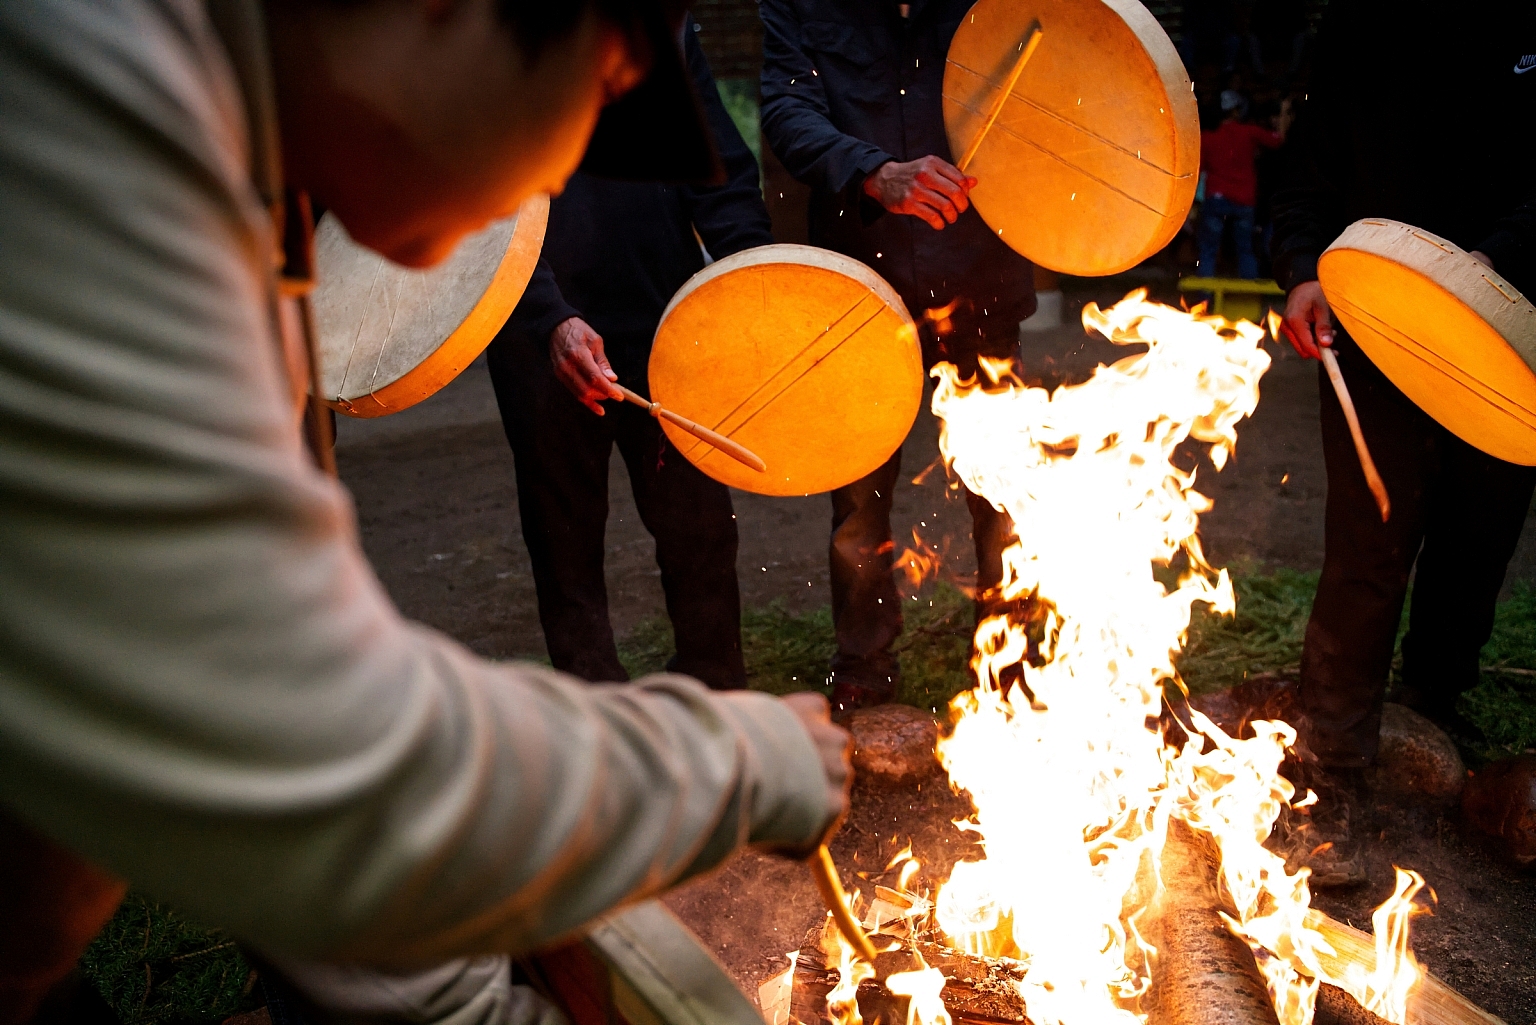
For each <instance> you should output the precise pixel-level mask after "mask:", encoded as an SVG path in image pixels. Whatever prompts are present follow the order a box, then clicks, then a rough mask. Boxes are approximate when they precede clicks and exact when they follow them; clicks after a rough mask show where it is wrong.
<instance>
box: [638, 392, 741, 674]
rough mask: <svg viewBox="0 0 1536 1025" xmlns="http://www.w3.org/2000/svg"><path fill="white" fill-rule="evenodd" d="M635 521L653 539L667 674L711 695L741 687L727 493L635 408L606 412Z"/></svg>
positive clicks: (737, 607) (738, 616) (738, 598)
mask: <svg viewBox="0 0 1536 1025" xmlns="http://www.w3.org/2000/svg"><path fill="white" fill-rule="evenodd" d="M609 415H610V416H612V417H613V418H614V428H615V440H616V441H617V442H618V445H619V452H620V453H621V454H622V455H623V457H624V464H625V466H627V467H628V469H629V483H630V487H631V488H632V489H633V491H634V495H635V505H636V506H637V507H638V509H639V511H640V520H641V522H643V523H644V524H645V527H646V529H647V530H649V531H650V532H651V536H652V537H653V538H655V539H656V565H657V566H658V567H659V568H660V569H661V587H662V590H663V592H665V594H666V598H667V615H668V617H669V618H670V619H671V620H672V636H673V638H674V640H675V641H676V644H677V654H676V656H675V657H674V658H673V659H672V661H671V662H669V663H668V664H667V668H668V669H671V670H673V671H675V672H679V673H684V674H686V675H688V676H692V677H694V678H695V679H698V680H702V681H703V682H704V683H706V684H708V685H709V686H710V687H713V688H715V689H716V690H736V689H740V688H742V687H745V686H746V685H747V670H746V666H745V665H744V664H743V662H742V656H741V589H740V588H739V586H738V584H737V579H736V547H737V535H736V517H735V515H734V512H733V511H732V508H731V492H730V489H729V488H727V487H726V486H725V485H724V484H721V483H720V482H719V481H717V480H715V479H714V478H712V477H709V476H708V475H706V474H705V473H704V472H703V471H702V470H700V469H698V467H696V466H694V465H693V464H692V463H690V462H689V461H688V460H687V459H685V458H684V457H683V455H682V453H681V452H679V451H678V450H677V449H676V448H675V447H673V445H672V444H671V443H670V442H668V441H667V439H666V435H665V434H663V433H662V430H661V426H660V424H658V423H657V422H656V420H655V419H654V418H653V417H651V416H650V415H649V414H647V413H646V412H645V410H643V409H640V408H639V407H637V406H630V405H626V406H621V407H617V408H612V409H611V410H610V413H609Z"/></svg>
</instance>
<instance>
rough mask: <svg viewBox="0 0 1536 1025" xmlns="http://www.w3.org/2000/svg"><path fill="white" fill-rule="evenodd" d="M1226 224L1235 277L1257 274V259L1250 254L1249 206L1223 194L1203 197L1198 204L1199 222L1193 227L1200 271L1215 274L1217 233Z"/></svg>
mask: <svg viewBox="0 0 1536 1025" xmlns="http://www.w3.org/2000/svg"><path fill="white" fill-rule="evenodd" d="M1228 224H1230V225H1232V242H1233V249H1234V251H1235V252H1236V253H1237V276H1238V277H1240V278H1256V277H1258V276H1259V258H1258V257H1257V256H1255V255H1254V253H1253V207H1251V206H1243V205H1242V204H1241V203H1234V202H1232V201H1231V200H1230V199H1228V198H1226V197H1225V196H1207V197H1205V202H1204V203H1203V204H1201V206H1200V223H1199V225H1198V226H1197V227H1196V229H1195V244H1196V245H1197V246H1198V248H1199V252H1200V256H1199V263H1198V266H1199V268H1200V273H1201V274H1202V275H1203V276H1205V277H1208V278H1214V277H1215V276H1216V263H1217V260H1218V259H1219V258H1220V256H1221V236H1222V235H1223V234H1224V233H1225V232H1226V228H1227V225H1228Z"/></svg>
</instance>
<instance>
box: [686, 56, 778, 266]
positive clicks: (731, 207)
mask: <svg viewBox="0 0 1536 1025" xmlns="http://www.w3.org/2000/svg"><path fill="white" fill-rule="evenodd" d="M685 34H686V36H687V39H686V40H685V42H684V45H683V51H684V54H685V55H686V57H687V58H688V71H689V74H691V75H692V76H693V87H694V90H695V91H696V92H697V93H698V95H699V99H700V101H701V102H702V103H703V105H704V116H705V119H706V120H707V121H708V123H709V129H710V132H711V134H713V136H714V139H715V148H716V150H717V151H718V152H719V154H720V163H721V166H722V167H724V168H725V181H724V182H723V183H722V184H720V185H691V186H685V187H684V189H683V196H684V201H685V202H686V203H687V205H688V212H689V216H690V217H691V218H692V219H693V226H694V228H695V229H697V231H698V233H699V238H701V239H703V241H704V248H705V249H707V250H709V254H710V256H712V257H714V258H715V259H717V260H718V259H720V258H721V257H725V256H730V255H732V254H733V253H739V252H741V251H742V250H743V249H751V248H753V247H754V246H766V245H768V244H770V243H772V242H773V230H772V228H771V226H770V225H769V221H768V208H767V207H766V206H765V205H764V204H763V187H762V182H761V180H760V179H759V177H758V172H757V158H756V157H754V156H753V155H752V151H751V150H750V149H748V148H747V144H746V143H745V142H744V141H743V140H742V138H741V132H740V131H739V130H738V129H737V128H736V122H735V121H733V120H731V115H730V113H729V112H728V111H727V110H726V109H725V104H724V103H723V102H722V101H721V99H720V89H719V87H718V86H717V85H716V84H715V76H714V75H713V74H711V72H710V70H709V61H708V60H707V59H706V58H705V56H704V48H703V47H702V46H700V45H699V40H698V36H697V35H696V34H694V33H693V32H688V33H685Z"/></svg>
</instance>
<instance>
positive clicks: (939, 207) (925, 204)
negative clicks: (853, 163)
mask: <svg viewBox="0 0 1536 1025" xmlns="http://www.w3.org/2000/svg"><path fill="white" fill-rule="evenodd" d="M975 187H976V179H975V178H972V177H971V176H970V175H968V174H966V173H965V172H964V171H962V170H960V169H959V168H958V167H956V166H955V165H954V164H951V163H950V162H949V161H947V160H940V159H939V158H938V157H933V156H928V157H922V158H920V159H918V160H910V161H908V162H907V163H904V164H898V163H896V161H894V160H891V161H887V162H886V163H884V164H881V165H880V166H879V167H878V168H876V169H875V170H874V171H873V172H871V174H870V176H869V177H868V178H865V179H864V191H865V193H867V194H868V195H869V196H870V198H872V199H873V200H874V201H875V202H877V203H879V204H880V205H881V206H883V207H885V208H886V209H887V210H889V211H890V212H891V213H893V214H907V215H909V216H912V217H921V218H922V219H923V220H924V221H926V222H927V223H928V226H929V227H931V228H933V229H934V230H936V231H937V230H938V229H940V228H943V227H944V225H946V224H954V223H955V218H957V217H959V216H960V215H961V214H963V213H965V211H966V209H967V208H968V207H969V206H970V205H971V200H970V191H971V190H972V189H973V188H975Z"/></svg>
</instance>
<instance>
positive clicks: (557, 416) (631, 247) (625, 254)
mask: <svg viewBox="0 0 1536 1025" xmlns="http://www.w3.org/2000/svg"><path fill="white" fill-rule="evenodd" d="M685 20H686V19H685ZM684 36H685V39H684V53H685V55H686V57H687V62H688V69H689V72H690V74H691V75H692V78H693V84H694V89H695V91H696V92H697V94H698V96H699V98H700V99H701V100H702V101H703V105H704V112H705V115H706V119H707V122H708V125H709V129H710V133H711V137H712V139H713V141H714V143H715V145H716V147H717V149H718V151H719V153H720V157H721V161H722V163H723V165H724V168H725V180H724V181H723V182H722V183H720V184H710V185H678V184H662V183H657V182H626V181H614V180H609V179H602V178H598V177H594V176H593V175H589V174H583V173H581V172H578V173H577V174H576V175H574V176H573V177H572V178H571V181H570V182H569V184H568V185H567V186H566V190H565V192H564V193H562V194H561V195H559V196H557V197H555V199H554V200H553V201H552V202H551V204H550V208H549V227H548V229H547V230H546V231H545V234H544V252H543V254H542V255H541V256H540V258H539V263H538V269H537V270H535V271H534V275H533V279H532V280H531V281H529V283H528V290H527V291H526V292H524V293H523V298H522V300H521V301H520V302H519V303H518V305H517V308H516V309H515V310H513V312H512V316H511V318H510V319H509V320H508V321H507V324H506V326H505V327H504V328H503V329H502V331H501V333H500V334H499V335H498V336H497V338H496V341H495V342H494V343H492V345H491V347H490V349H489V350H488V353H487V355H488V357H489V362H490V371H491V382H492V383H493V384H494V385H495V388H496V399H497V402H498V404H499V405H500V408H501V422H502V425H503V427H504V428H505V429H506V433H507V440H508V442H509V443H510V444H511V446H512V454H513V458H514V460H515V462H516V467H517V505H518V513H519V515H520V517H521V518H522V527H523V540H524V541H525V542H526V544H527V546H528V554H529V557H530V559H531V561H532V563H533V578H534V584H535V586H536V588H537V590H538V598H539V622H540V623H541V624H542V625H543V627H544V640H545V643H546V645H547V646H548V648H549V658H550V661H551V662H552V663H553V664H554V667H555V668H556V669H559V670H561V671H562V672H567V673H571V674H573V675H575V676H579V677H581V678H582V679H584V680H591V681H594V682H596V681H603V680H627V679H628V678H629V677H628V675H627V673H626V672H625V670H624V666H623V665H622V664H621V663H620V662H619V653H618V650H617V648H616V647H615V645H614V639H613V624H612V623H611V622H610V621H609V618H608V591H607V586H606V584H605V582H604V579H603V554H604V550H605V549H604V544H603V535H604V531H605V528H606V525H607V519H608V461H609V459H610V458H611V455H612V452H613V449H614V448H615V447H617V448H618V450H619V455H620V457H621V458H622V459H623V460H624V467H625V469H626V470H627V471H628V473H629V482H630V490H631V491H632V492H633V494H634V498H635V506H636V508H637V509H638V511H639V513H640V519H641V521H642V522H643V523H644V524H645V528H646V530H648V531H649V532H650V534H651V536H652V537H653V538H655V540H656V565H657V567H658V568H659V569H660V571H661V587H662V591H663V592H664V593H665V595H666V601H667V615H668V617H669V618H670V619H671V621H672V633H673V638H674V641H675V642H676V654H675V655H674V656H673V657H672V659H671V661H669V662H668V663H667V669H668V670H669V671H672V672H679V673H685V674H687V675H688V676H692V677H694V678H696V679H699V680H702V681H704V682H705V683H706V684H708V685H709V686H711V687H713V688H716V689H719V690H731V689H736V688H740V687H745V686H746V682H747V676H746V667H745V666H744V665H743V663H742V655H741V596H740V592H739V590H738V587H737V580H736V516H735V514H734V513H733V512H732V509H731V493H730V489H729V488H727V487H726V486H725V485H724V484H721V483H720V482H719V481H717V480H715V479H713V478H711V477H709V476H707V475H706V474H705V473H704V472H703V471H702V470H700V469H699V468H698V467H696V466H694V465H693V464H692V463H690V462H689V461H688V460H687V459H685V458H684V457H683V455H682V453H680V452H678V451H677V449H675V448H673V447H672V446H671V445H669V444H668V442H667V438H666V435H665V434H663V433H662V430H661V424H660V423H659V422H658V421H657V420H656V418H655V417H653V416H651V415H650V414H649V413H647V412H646V411H645V410H644V409H642V408H641V407H639V406H636V405H633V404H631V403H626V402H625V401H624V399H623V396H622V395H621V394H620V393H619V392H618V390H617V389H616V388H615V387H614V384H615V383H620V384H623V385H624V386H625V387H627V388H630V389H632V390H633V391H635V392H638V393H639V394H641V395H644V396H649V395H650V387H649V384H648V379H647V374H646V368H647V364H648V362H649V360H650V354H651V340H652V338H654V337H655V334H656V328H657V326H658V325H659V324H660V322H661V314H662V311H663V310H664V309H666V306H667V303H668V302H669V301H671V299H672V296H673V294H674V293H676V292H677V290H678V289H679V288H680V287H682V285H683V284H684V282H686V281H687V280H688V279H689V278H690V277H692V276H693V275H694V274H695V273H696V272H698V271H700V270H702V269H703V268H704V252H703V251H702V250H701V249H700V248H699V241H700V240H701V239H702V240H703V243H704V247H705V248H706V249H707V250H708V251H709V255H710V256H711V257H714V258H716V259H718V258H721V257H725V256H730V255H732V254H733V253H737V252H740V251H741V250H743V249H750V248H752V247H754V246H762V245H768V244H770V243H772V242H773V235H772V232H771V231H770V228H769V222H768V209H767V207H765V206H764V205H763V194H762V191H761V186H760V184H759V180H758V171H757V160H756V159H755V158H754V157H753V156H752V151H751V150H749V149H748V148H747V144H746V143H745V142H743V141H742V138H741V133H740V132H738V131H737V129H736V125H735V124H734V123H733V122H732V121H731V118H730V115H729V114H728V113H726V109H725V106H724V104H723V103H721V101H720V95H719V93H718V91H717V90H716V87H715V79H714V76H713V75H711V74H710V70H709V64H708V62H707V61H706V60H705V58H704V51H703V49H702V48H701V47H700V46H699V43H698V39H697V37H696V35H695V33H694V32H692V31H685V32H684ZM695 231H696V232H697V233H698V234H697V235H695Z"/></svg>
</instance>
